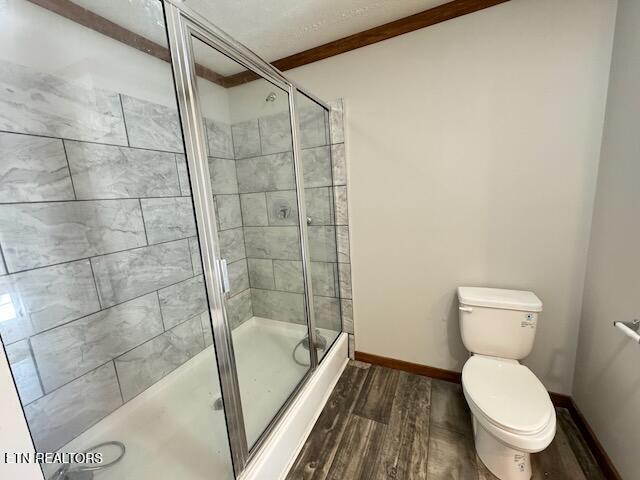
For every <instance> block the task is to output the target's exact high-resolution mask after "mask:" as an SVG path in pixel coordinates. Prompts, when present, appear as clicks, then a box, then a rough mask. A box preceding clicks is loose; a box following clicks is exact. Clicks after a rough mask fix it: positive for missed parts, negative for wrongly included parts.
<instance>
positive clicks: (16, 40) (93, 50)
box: [0, 0, 229, 123]
mask: <svg viewBox="0 0 640 480" xmlns="http://www.w3.org/2000/svg"><path fill="white" fill-rule="evenodd" d="M157 5H158V8H160V3H158V4H157ZM132 11H134V10H132ZM135 12H136V13H137V12H138V11H137V10H135ZM153 20H154V18H152V17H144V18H139V23H141V24H143V23H145V22H152V21H153ZM0 45H1V46H2V47H0V60H6V61H9V62H12V63H16V64H19V65H23V66H25V67H30V68H33V69H35V70H37V71H40V72H45V73H50V74H52V75H56V76H58V77H61V78H65V79H67V80H69V81H72V82H76V83H78V84H82V85H85V86H87V87H94V88H101V89H105V90H110V91H112V92H118V93H124V94H127V95H131V96H133V97H137V98H141V99H144V100H148V101H150V102H154V103H159V104H161V105H167V106H171V107H176V95H175V89H174V86H173V74H172V73H171V67H170V65H169V64H168V63H167V62H164V61H162V60H159V59H157V58H155V57H152V56H150V55H147V54H146V53H143V52H141V51H139V50H136V49H134V48H132V47H129V46H127V45H124V44H122V43H120V42H118V41H116V40H113V39H111V38H109V37H106V36H104V35H102V34H99V33H96V32H95V31H93V30H91V29H89V28H86V27H83V26H81V25H78V24H77V23H74V22H72V21H71V20H68V19H66V18H64V17H61V16H59V15H56V14H55V13H52V12H49V11H48V10H45V9H44V8H41V7H38V6H36V5H34V4H32V3H30V2H27V1H26V0H0ZM165 46H166V45H165ZM199 86H200V87H201V89H202V90H203V91H202V92H201V93H202V96H203V98H204V99H206V101H205V102H203V114H204V115H205V116H207V117H209V118H212V119H215V120H220V121H223V122H227V123H228V122H229V103H228V98H227V92H226V90H225V89H224V88H222V87H220V86H218V85H215V84H213V83H211V82H209V81H207V80H202V81H201V82H199Z"/></svg>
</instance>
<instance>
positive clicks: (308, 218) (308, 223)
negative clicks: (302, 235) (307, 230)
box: [307, 217, 311, 225]
mask: <svg viewBox="0 0 640 480" xmlns="http://www.w3.org/2000/svg"><path fill="white" fill-rule="evenodd" d="M307 225H311V217H307Z"/></svg>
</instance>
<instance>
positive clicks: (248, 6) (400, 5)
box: [72, 0, 448, 75]
mask: <svg viewBox="0 0 640 480" xmlns="http://www.w3.org/2000/svg"><path fill="white" fill-rule="evenodd" d="M72 1H73V2H74V3H77V4H79V5H81V6H83V7H85V8H87V9H89V10H91V11H93V12H95V13H97V14H98V15H100V16H102V17H105V18H107V19H109V20H111V21H112V22H114V23H117V24H119V25H121V26H123V27H125V28H127V29H128V30H131V31H134V32H136V33H138V34H140V35H142V36H144V37H146V38H148V39H150V40H153V41H155V42H156V43H159V44H161V45H165V46H166V35H165V32H164V24H163V19H162V11H161V8H160V2H159V1H158V0H109V1H105V0H72ZM175 1H176V2H179V1H180V0H175ZM447 1H448V0H182V3H184V4H185V5H188V6H189V7H190V8H192V9H193V10H195V11H196V12H198V13H200V14H201V15H203V16H204V17H205V18H207V19H208V20H209V21H210V22H211V23H213V24H214V25H216V26H218V27H219V28H221V29H222V30H224V31H225V32H227V33H228V34H230V35H231V36H232V37H234V38H235V39H237V40H238V41H240V42H241V43H243V44H244V45H246V46H247V47H249V48H250V49H251V50H253V51H254V52H256V53H257V54H258V55H260V56H261V57H262V58H264V59H265V60H267V61H269V62H271V61H274V60H278V59H279V58H283V57H287V56H289V55H292V54H294V53H298V52H301V51H303V50H307V49H309V48H313V47H317V46H318V45H322V44H324V43H327V42H330V41H332V40H338V39H340V38H343V37H346V36H348V35H352V34H354V33H358V32H361V31H363V30H367V29H369V28H373V27H377V26H379V25H383V24H385V23H388V22H391V21H393V20H397V19H399V18H403V17H406V16H408V15H412V14H414V13H418V12H421V11H423V10H427V9H429V8H433V7H435V6H438V5H441V4H443V3H447ZM197 53H198V55H197V56H198V62H199V63H202V64H204V65H206V66H207V67H209V68H211V69H213V70H215V71H217V72H218V73H221V74H223V75H229V74H233V73H237V72H239V71H242V70H243V68H242V67H239V66H235V65H233V64H232V63H230V62H229V61H228V60H224V61H223V59H222V57H221V56H220V55H208V54H207V52H206V51H205V50H204V49H200V48H198V52H197Z"/></svg>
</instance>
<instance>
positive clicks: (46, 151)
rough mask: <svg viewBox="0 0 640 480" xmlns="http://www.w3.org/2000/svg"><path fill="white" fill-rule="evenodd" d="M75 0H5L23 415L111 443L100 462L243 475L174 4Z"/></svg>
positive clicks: (102, 471)
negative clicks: (227, 402) (205, 260)
mask: <svg viewBox="0 0 640 480" xmlns="http://www.w3.org/2000/svg"><path fill="white" fill-rule="evenodd" d="M74 1H75V2H76V3H78V4H80V5H81V6H84V7H86V8H87V9H88V10H89V12H90V13H91V15H88V14H87V13H86V11H85V10H83V9H79V8H78V7H75V9H74V8H69V9H68V10H67V11H66V12H65V16H63V15H58V14H57V13H55V12H54V11H50V10H48V9H46V8H43V7H40V6H37V5H36V4H35V2H29V1H26V0H5V1H4V2H2V8H0V85H1V86H2V88H0V337H1V338H2V342H3V344H4V348H5V350H6V353H7V356H8V360H9V364H10V367H11V370H12V373H13V378H14V380H15V384H16V387H17V390H18V393H19V396H20V400H21V403H22V405H23V409H24V413H25V417H26V419H27V422H28V426H29V429H30V432H31V435H32V438H33V440H34V443H35V447H36V450H37V451H38V452H55V451H60V452H82V451H84V450H86V449H96V450H97V451H99V452H101V453H103V454H104V455H105V464H103V465H102V466H98V467H99V470H98V471H96V472H95V475H96V477H97V478H100V479H104V480H110V479H138V478H154V479H158V480H164V479H166V480H169V479H176V478H180V479H185V480H190V479H194V480H195V479H202V478H221V479H229V478H233V469H232V465H231V459H230V454H229V444H228V437H227V431H226V425H225V416H224V411H223V410H222V409H221V408H220V406H219V402H218V400H219V397H220V394H221V388H220V383H219V379H218V370H217V365H216V357H215V353H214V347H213V345H212V335H211V318H210V305H209V302H208V295H207V289H206V287H205V283H206V282H205V279H204V277H203V268H202V262H201V259H200V251H199V248H198V230H199V228H200V225H198V224H197V222H196V220H195V218H194V201H193V197H192V193H191V182H190V180H191V181H193V175H192V176H191V178H190V176H189V175H188V173H187V165H186V162H185V156H184V142H183V138H182V132H181V129H180V122H179V118H178V109H177V103H176V94H175V88H174V84H173V77H172V71H171V65H170V63H169V62H168V61H167V55H168V51H167V47H168V45H167V41H166V30H165V23H164V18H163V13H162V5H161V3H159V2H155V1H152V2H149V1H145V0H114V1H113V2H109V6H107V5H106V2H95V1H92V0H74ZM38 3H42V4H47V5H54V4H55V5H58V4H60V3H63V4H70V2H38ZM116 4H117V5H116ZM70 5H73V4H70ZM52 8H53V7H52ZM53 10H55V8H53ZM79 11H81V12H80V13H82V14H81V15H79V14H78V12H79ZM92 22H93V23H92ZM106 23H108V24H109V25H112V27H110V30H109V31H110V32H111V35H112V36H106V35H104V34H103V33H99V32H100V31H101V25H102V26H103V25H104V24H106ZM116 27H117V28H116ZM102 31H104V29H103V30H102ZM123 31H124V32H128V33H127V34H126V35H124V34H123V35H120V37H118V36H117V35H116V34H117V33H118V32H119V33H122V32H123ZM114 32H115V33H114ZM113 35H115V36H113ZM132 39H137V41H136V42H134V41H133V40H132ZM127 42H129V43H127ZM140 44H144V45H147V46H148V45H150V44H152V45H155V46H154V48H153V49H150V48H147V49H145V48H141V47H140ZM192 173H193V172H192ZM43 467H44V474H45V477H46V478H50V477H51V476H53V475H54V471H55V470H56V469H57V468H58V467H59V465H43ZM64 468H66V469H67V470H66V471H68V472H75V473H74V475H75V477H73V478H88V475H89V474H88V473H86V472H84V473H82V472H81V470H83V466H82V465H77V464H70V465H67V466H66V467H64ZM56 478H58V477H56ZM65 478H66V477H65ZM69 478H71V476H69Z"/></svg>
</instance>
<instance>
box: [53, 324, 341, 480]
mask: <svg viewBox="0 0 640 480" xmlns="http://www.w3.org/2000/svg"><path fill="white" fill-rule="evenodd" d="M319 331H320V333H321V335H322V336H323V337H325V338H326V339H327V340H328V342H329V345H331V344H332V343H333V341H334V340H335V339H336V337H337V336H338V335H339V332H334V331H330V330H324V329H319ZM306 333H307V329H306V326H305V325H297V324H292V323H289V322H281V321H277V320H271V319H266V318H260V317H252V318H251V319H250V320H248V321H246V322H245V323H243V324H242V325H241V326H239V327H238V328H236V329H235V330H234V331H233V334H232V335H233V340H234V349H235V351H236V353H237V355H236V358H237V368H238V378H239V381H240V391H241V397H242V399H243V401H244V402H243V413H244V417H245V428H246V432H247V441H248V442H249V444H250V445H251V444H253V442H254V441H255V440H256V439H257V438H258V437H259V436H260V434H261V433H262V431H263V430H264V428H265V427H266V425H267V424H268V423H269V421H270V420H271V418H272V417H273V415H274V414H275V413H276V412H277V411H278V409H279V408H280V406H281V405H282V404H283V403H284V402H285V401H286V399H287V398H288V397H289V395H290V393H291V391H292V389H293V388H294V387H295V386H296V385H297V383H298V381H299V380H300V379H301V378H302V376H303V375H304V373H305V372H306V370H307V369H308V367H304V366H301V365H298V364H296V363H295V362H294V360H293V357H292V352H293V349H294V348H295V346H296V344H298V342H299V341H300V340H301V339H302V338H304V337H305V335H306ZM300 350H302V349H300ZM305 352H307V354H308V351H306V350H305ZM325 353H326V352H319V355H323V354H325ZM298 355H299V357H298V358H303V354H302V352H301V351H299V352H298ZM214 357H215V352H214V350H213V346H209V347H207V348H205V349H204V350H203V351H202V352H200V353H199V354H197V355H195V356H194V357H193V358H192V359H190V360H189V361H188V362H186V363H184V364H183V365H181V366H180V367H178V368H177V369H176V370H174V371H173V372H171V373H170V374H168V375H167V376H166V377H164V378H163V379H162V380H160V381H158V382H157V383H155V384H154V385H152V386H151V387H149V388H148V389H147V390H145V391H144V392H142V393H141V394H140V395H138V396H137V397H135V398H134V399H132V400H131V401H129V402H127V403H125V404H124V405H123V406H122V407H120V408H118V409H117V410H115V411H114V412H113V413H111V414H110V415H108V416H107V417H105V418H104V419H102V420H101V421H100V422H98V423H97V424H95V425H94V426H92V427H91V428H89V429H88V430H86V431H85V432H83V433H82V434H81V435H79V436H78V437H76V438H75V439H74V440H72V441H71V442H69V443H68V444H67V445H65V446H64V447H62V448H61V449H60V451H63V452H80V451H83V450H85V449H86V448H88V447H90V446H91V445H95V444H99V443H101V442H104V441H109V440H117V441H120V442H122V443H124V445H126V449H127V454H126V456H124V458H123V459H122V461H120V462H118V463H117V464H115V465H113V466H112V467H110V468H108V469H105V470H101V471H96V472H95V475H94V478H95V479H96V480H121V479H123V478H135V479H136V480H147V479H148V480H152V479H153V480H163V479H167V480H169V479H175V478H180V479H184V480H199V479H203V480H204V479H210V478H216V479H220V480H223V479H233V478H234V477H233V472H232V470H231V464H230V461H229V458H230V454H229V446H228V440H227V431H226V424H225V418H224V412H223V411H222V410H219V409H216V406H215V402H216V399H217V398H219V397H220V390H219V381H218V372H217V369H216V361H215V358H214ZM338 376H339V375H338ZM214 385H215V388H213V386H214ZM323 395H324V393H323ZM299 440H300V439H299ZM296 443H297V442H296ZM106 460H108V459H106ZM45 467H46V468H45V478H49V477H50V476H51V475H52V474H53V472H54V471H55V470H56V468H57V467H58V466H57V465H45ZM212 475H213V477H212Z"/></svg>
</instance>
